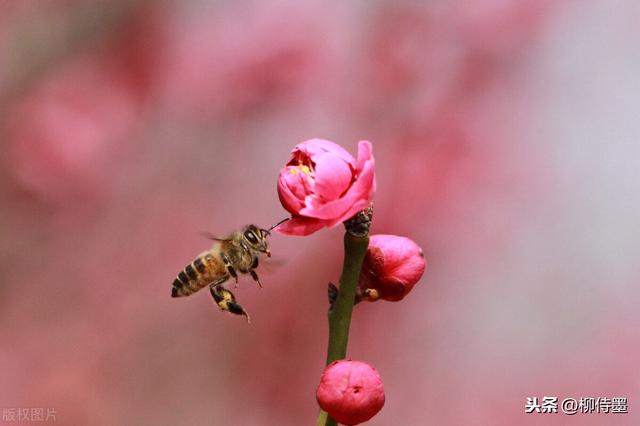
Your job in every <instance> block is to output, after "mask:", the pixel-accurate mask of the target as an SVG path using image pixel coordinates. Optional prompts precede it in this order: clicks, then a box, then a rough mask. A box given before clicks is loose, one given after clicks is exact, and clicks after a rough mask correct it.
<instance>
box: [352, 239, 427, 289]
mask: <svg viewBox="0 0 640 426" xmlns="http://www.w3.org/2000/svg"><path fill="white" fill-rule="evenodd" d="M425 268H426V262H425V260H424V255H423V254H422V249H421V248H420V247H419V246H418V245H417V244H416V243H414V242H413V241H412V240H410V239H409V238H405V237H399V236H397V235H373V236H371V238H370V239H369V248H368V249H367V254H366V255H365V258H364V262H363V264H362V271H361V273H360V283H359V286H360V291H361V293H362V295H363V298H362V300H368V301H370V302H374V301H376V300H378V299H384V300H389V301H394V302H395V301H398V300H402V298H404V297H405V296H406V295H407V294H408V293H409V292H410V291H411V289H412V288H413V286H414V285H415V284H416V283H417V282H418V281H419V280H420V278H421V277H422V274H423V273H424V271H425Z"/></svg>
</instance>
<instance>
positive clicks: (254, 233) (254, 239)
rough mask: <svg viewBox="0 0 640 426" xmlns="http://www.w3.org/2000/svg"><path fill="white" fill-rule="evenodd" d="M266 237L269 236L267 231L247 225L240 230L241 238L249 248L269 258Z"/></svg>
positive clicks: (269, 253)
mask: <svg viewBox="0 0 640 426" xmlns="http://www.w3.org/2000/svg"><path fill="white" fill-rule="evenodd" d="M268 235H270V233H269V231H267V230H266V229H262V228H258V227H257V226H256V225H247V226H245V227H244V229H243V230H242V238H243V239H244V241H245V242H246V243H247V245H248V246H249V247H250V248H252V249H253V250H256V251H259V252H261V253H265V254H266V255H267V257H271V252H270V251H269V243H267V236H268Z"/></svg>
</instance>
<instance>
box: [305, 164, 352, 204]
mask: <svg viewBox="0 0 640 426" xmlns="http://www.w3.org/2000/svg"><path fill="white" fill-rule="evenodd" d="M314 162H315V163H316V167H315V179H314V185H313V191H314V193H315V194H317V195H319V196H320V197H321V198H322V199H324V200H326V201H331V200H335V199H336V198H339V197H340V196H341V195H342V194H343V193H344V192H345V191H346V190H347V189H348V188H349V185H351V180H352V179H353V171H352V170H351V167H350V165H349V164H348V163H346V162H345V161H344V160H342V158H340V157H338V156H336V155H334V154H333V153H329V152H327V153H324V154H320V155H316V156H314Z"/></svg>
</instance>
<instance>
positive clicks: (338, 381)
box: [316, 360, 385, 425]
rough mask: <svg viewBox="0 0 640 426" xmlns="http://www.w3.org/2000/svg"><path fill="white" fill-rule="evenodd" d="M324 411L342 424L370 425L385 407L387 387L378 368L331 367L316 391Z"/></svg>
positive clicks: (357, 364) (337, 364) (345, 363)
mask: <svg viewBox="0 0 640 426" xmlns="http://www.w3.org/2000/svg"><path fill="white" fill-rule="evenodd" d="M316 398H317V400H318V404H319V405H320V408H322V409H323V410H324V411H326V412H327V413H329V415H330V416H331V417H332V418H333V419H334V420H336V421H338V422H339V423H342V424H345V425H357V424H360V423H362V422H366V421H367V420H369V419H370V418H372V417H373V416H375V415H376V414H377V413H378V411H380V410H381V409H382V406H383V405H384V398H385V397H384V387H383V385H382V380H381V379H380V375H379V374H378V372H377V371H376V369H375V368H373V367H372V366H370V365H369V364H367V363H366V362H362V361H352V360H340V361H334V362H332V363H331V364H329V365H328V366H327V368H326V369H325V370H324V373H322V377H321V378H320V384H319V385H318V390H317V391H316Z"/></svg>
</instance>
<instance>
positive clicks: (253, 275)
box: [248, 256, 262, 288]
mask: <svg viewBox="0 0 640 426" xmlns="http://www.w3.org/2000/svg"><path fill="white" fill-rule="evenodd" d="M257 267H258V256H253V259H252V261H251V268H249V271H248V272H249V273H250V274H251V278H253V279H254V280H255V281H256V282H257V283H258V285H259V286H260V288H262V283H260V279H259V278H258V274H256V271H254V269H256V268H257Z"/></svg>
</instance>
